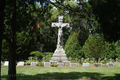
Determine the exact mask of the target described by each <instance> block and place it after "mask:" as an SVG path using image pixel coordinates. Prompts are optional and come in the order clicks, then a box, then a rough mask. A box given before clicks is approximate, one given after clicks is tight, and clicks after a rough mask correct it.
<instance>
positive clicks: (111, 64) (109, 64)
mask: <svg viewBox="0 0 120 80" xmlns="http://www.w3.org/2000/svg"><path fill="white" fill-rule="evenodd" d="M107 66H108V67H115V65H114V64H113V63H107Z"/></svg>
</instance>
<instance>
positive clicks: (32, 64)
mask: <svg viewBox="0 0 120 80" xmlns="http://www.w3.org/2000/svg"><path fill="white" fill-rule="evenodd" d="M37 63H38V62H31V65H30V66H37Z"/></svg>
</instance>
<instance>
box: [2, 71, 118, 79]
mask: <svg viewBox="0 0 120 80" xmlns="http://www.w3.org/2000/svg"><path fill="white" fill-rule="evenodd" d="M103 75H104V74H99V73H92V72H69V73H59V72H51V73H44V74H37V75H25V74H17V80H42V79H43V80H44V79H45V80H53V79H54V80H55V79H89V80H90V79H94V80H120V74H115V76H107V77H103ZM1 78H2V79H1V80H7V75H3V76H2V77H1Z"/></svg>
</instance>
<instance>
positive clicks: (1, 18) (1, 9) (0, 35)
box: [0, 0, 6, 80]
mask: <svg viewBox="0 0 120 80" xmlns="http://www.w3.org/2000/svg"><path fill="white" fill-rule="evenodd" d="M5 3H6V0H1V2H0V44H1V45H0V80H1V56H2V39H3V26H4V25H3V22H4V8H5Z"/></svg>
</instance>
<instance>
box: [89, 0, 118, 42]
mask: <svg viewBox="0 0 120 80" xmlns="http://www.w3.org/2000/svg"><path fill="white" fill-rule="evenodd" d="M89 2H90V4H91V5H92V10H93V13H94V14H95V15H96V19H97V20H98V22H99V23H100V29H101V31H102V32H103V33H104V37H105V38H106V40H108V41H110V42H112V41H117V40H119V39H120V37H119V36H120V16H119V15H120V10H119V9H120V0H90V1H89Z"/></svg>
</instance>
